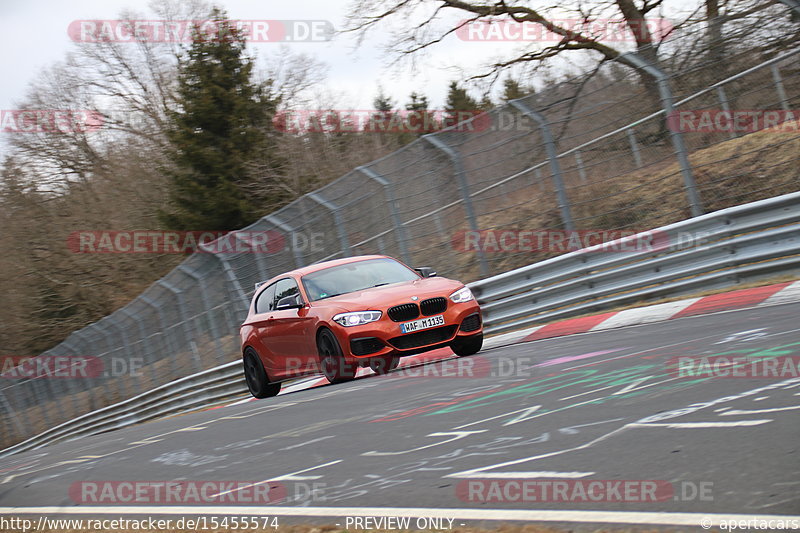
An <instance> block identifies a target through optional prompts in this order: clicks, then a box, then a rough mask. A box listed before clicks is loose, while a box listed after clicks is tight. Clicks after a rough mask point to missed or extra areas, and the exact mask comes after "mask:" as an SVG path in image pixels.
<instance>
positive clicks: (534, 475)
mask: <svg viewBox="0 0 800 533" xmlns="http://www.w3.org/2000/svg"><path fill="white" fill-rule="evenodd" d="M595 473H596V472H552V471H547V470H545V471H541V472H492V473H487V474H474V475H472V476H470V479H482V478H486V479H538V478H543V477H544V478H558V479H579V478H582V477H586V476H593V475H594V474H595Z"/></svg>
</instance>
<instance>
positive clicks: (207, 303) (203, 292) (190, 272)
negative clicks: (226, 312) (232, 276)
mask: <svg viewBox="0 0 800 533" xmlns="http://www.w3.org/2000/svg"><path fill="white" fill-rule="evenodd" d="M178 270H180V271H181V272H183V273H184V274H186V275H187V276H189V277H190V278H192V279H193V280H195V282H197V285H199V286H200V299H201V300H202V301H203V307H204V308H205V311H206V314H207V315H208V323H209V326H211V336H212V337H213V338H214V347H215V348H216V349H217V361H218V362H219V363H222V361H224V360H225V352H224V351H223V350H222V344H220V342H219V339H220V336H221V335H220V331H219V328H218V327H217V321H216V320H215V319H214V310H213V307H212V306H211V300H209V298H208V289H207V288H206V282H205V279H204V278H203V276H201V275H200V274H199V273H198V272H197V271H196V270H194V269H193V268H189V267H188V266H186V265H185V264H183V263H181V264H180V265H179V266H178Z"/></svg>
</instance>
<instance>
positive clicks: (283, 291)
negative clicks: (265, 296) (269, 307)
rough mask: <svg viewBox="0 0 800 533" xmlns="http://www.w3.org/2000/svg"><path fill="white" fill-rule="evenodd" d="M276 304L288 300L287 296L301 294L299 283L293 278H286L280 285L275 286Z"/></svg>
mask: <svg viewBox="0 0 800 533" xmlns="http://www.w3.org/2000/svg"><path fill="white" fill-rule="evenodd" d="M275 287H276V289H275V304H273V309H274V306H275V305H277V304H278V302H279V301H280V300H281V298H286V297H287V296H294V295H296V294H300V289H298V288H297V283H296V282H295V281H294V280H293V279H292V278H285V279H282V280H280V281H279V282H278V283H276V284H275Z"/></svg>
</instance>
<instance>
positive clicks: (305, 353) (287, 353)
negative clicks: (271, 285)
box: [270, 278, 317, 376]
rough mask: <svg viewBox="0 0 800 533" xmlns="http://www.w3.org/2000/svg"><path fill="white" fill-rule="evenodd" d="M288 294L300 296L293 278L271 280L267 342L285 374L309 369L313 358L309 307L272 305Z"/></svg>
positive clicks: (311, 323) (306, 372)
mask: <svg viewBox="0 0 800 533" xmlns="http://www.w3.org/2000/svg"><path fill="white" fill-rule="evenodd" d="M290 296H294V297H297V298H302V297H301V295H300V289H299V288H298V286H297V281H296V280H295V279H294V278H284V279H281V280H279V281H278V282H277V283H276V284H275V297H274V304H273V311H272V312H271V313H270V316H271V319H272V320H271V326H270V343H271V347H272V348H271V349H273V351H274V352H275V355H276V356H277V357H278V358H280V359H281V361H282V363H281V366H282V367H283V368H285V369H286V375H287V376H292V375H301V374H308V373H309V372H313V371H314V369H315V368H316V361H317V354H316V350H313V351H312V350H311V349H310V347H311V346H313V342H312V341H313V336H314V321H313V318H312V317H311V316H310V315H309V308H308V307H307V306H306V307H302V308H300V309H277V308H276V306H277V303H278V302H279V301H281V299H283V298H287V297H290ZM301 301H302V300H301Z"/></svg>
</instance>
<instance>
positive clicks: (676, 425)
mask: <svg viewBox="0 0 800 533" xmlns="http://www.w3.org/2000/svg"><path fill="white" fill-rule="evenodd" d="M768 422H772V419H770V418H765V419H763V420H738V421H736V422H673V423H672V424H667V423H664V424H659V423H652V424H628V426H629V427H634V428H651V427H652V428H670V429H702V428H733V427H740V426H760V425H761V424H766V423H768Z"/></svg>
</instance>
